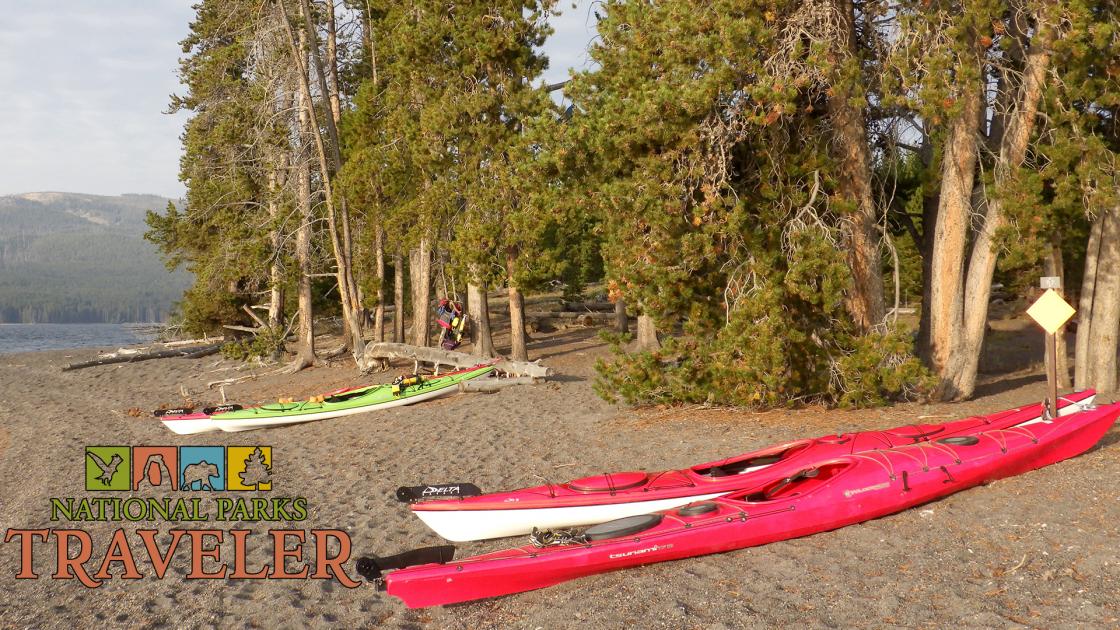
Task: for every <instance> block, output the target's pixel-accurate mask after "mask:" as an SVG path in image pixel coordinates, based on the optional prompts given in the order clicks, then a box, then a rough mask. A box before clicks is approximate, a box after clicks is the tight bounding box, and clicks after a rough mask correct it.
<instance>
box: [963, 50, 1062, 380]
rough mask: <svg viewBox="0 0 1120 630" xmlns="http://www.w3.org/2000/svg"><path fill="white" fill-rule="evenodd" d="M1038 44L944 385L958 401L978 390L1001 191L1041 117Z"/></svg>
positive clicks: (1003, 151)
mask: <svg viewBox="0 0 1120 630" xmlns="http://www.w3.org/2000/svg"><path fill="white" fill-rule="evenodd" d="M1035 39H1036V41H1035V42H1034V44H1035V45H1032V46H1031V49H1030V52H1028V53H1027V60H1026V66H1025V67H1024V68H1023V82H1022V84H1021V85H1020V86H1019V94H1018V98H1017V99H1016V103H1015V110H1014V111H1013V112H1012V113H1011V114H1010V117H1009V119H1008V122H1007V128H1006V130H1005V131H1004V135H1003V138H1002V139H1001V142H1000V152H999V156H998V157H997V159H996V164H995V168H994V184H995V189H996V191H997V194H995V195H992V196H991V198H990V199H989V200H988V208H987V212H985V215H984V225H983V227H982V228H981V229H980V230H979V232H978V233H977V234H976V236H975V239H974V240H973V244H972V256H971V257H970V258H969V262H968V275H967V277H966V279H965V288H964V290H965V294H964V304H963V329H962V334H961V336H960V338H959V341H958V343H957V347H956V350H955V352H954V355H955V357H954V359H955V360H954V361H953V363H952V365H951V367H950V372H949V374H947V375H946V376H947V377H948V378H947V379H945V380H944V381H943V382H945V381H948V383H949V387H948V388H946V389H945V390H944V391H945V393H946V394H947V395H948V396H949V397H951V398H953V399H957V400H961V399H965V398H970V397H971V396H972V393H973V392H974V391H975V390H976V373H977V370H978V369H979V365H980V351H981V349H982V347H983V344H984V332H985V330H986V327H987V325H988V301H989V300H990V298H991V295H992V276H993V274H994V273H995V269H996V259H997V258H998V256H999V251H998V249H997V248H996V244H995V237H996V233H997V232H998V231H999V229H1000V228H1002V227H1003V226H1004V224H1005V222H1006V217H1005V215H1004V211H1003V200H1002V198H1001V196H1000V195H999V194H998V192H999V191H1002V190H1005V189H1007V188H1009V185H1010V180H1011V179H1012V178H1013V177H1014V176H1015V172H1016V171H1017V170H1018V169H1019V167H1020V166H1021V165H1022V164H1023V160H1024V159H1026V156H1027V148H1028V146H1029V144H1030V139H1031V135H1032V134H1033V133H1034V128H1035V119H1036V117H1037V115H1038V104H1039V102H1040V101H1041V99H1042V91H1043V88H1044V87H1045V85H1044V84H1045V80H1046V72H1047V69H1048V68H1049V65H1050V51H1049V49H1048V46H1047V45H1048V40H1047V37H1046V36H1044V35H1037V36H1036V38H1035Z"/></svg>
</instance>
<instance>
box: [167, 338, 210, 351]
mask: <svg viewBox="0 0 1120 630" xmlns="http://www.w3.org/2000/svg"><path fill="white" fill-rule="evenodd" d="M219 341H222V338H221V337H202V338H199V339H183V340H182V341H165V342H164V343H163V345H164V346H165V347H167V348H179V347H181V346H198V345H210V344H212V343H217V342H219Z"/></svg>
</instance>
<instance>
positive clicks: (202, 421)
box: [160, 363, 494, 435]
mask: <svg viewBox="0 0 1120 630" xmlns="http://www.w3.org/2000/svg"><path fill="white" fill-rule="evenodd" d="M493 371H494V365H493V364H492V363H488V364H480V365H476V366H474V367H471V368H467V369H465V370H460V371H458V372H449V373H447V374H441V375H440V376H420V377H417V376H410V377H404V378H401V379H397V382H396V383H388V384H385V385H370V386H368V387H359V388H356V389H350V390H344V391H340V392H334V393H332V394H327V395H324V396H317V397H314V398H312V399H310V400H304V401H298V402H278V403H269V404H265V405H261V406H259V407H248V408H245V409H233V410H229V411H215V412H214V413H212V414H210V415H207V414H197V413H195V414H184V415H179V416H175V415H166V416H163V417H161V418H160V420H162V421H163V423H164V425H165V426H167V428H169V429H171V430H172V431H174V432H175V433H179V434H184V435H186V434H191V433H203V432H206V431H214V430H218V429H220V430H222V431H249V430H252V429H260V428H263V427H272V426H279V425H284V424H296V423H300V422H311V421H314V420H325V419H327V418H337V417H340V416H349V415H353V414H358V413H366V412H367V411H375V410H378V409H388V408H390V407H400V406H403V405H411V404H414V403H418V402H422V401H425V400H431V399H432V398H438V397H439V396H445V395H447V394H451V393H453V392H455V391H458V385H459V383H462V382H463V381H469V380H471V379H474V378H479V377H481V376H485V375H487V374H489V373H491V372H493Z"/></svg>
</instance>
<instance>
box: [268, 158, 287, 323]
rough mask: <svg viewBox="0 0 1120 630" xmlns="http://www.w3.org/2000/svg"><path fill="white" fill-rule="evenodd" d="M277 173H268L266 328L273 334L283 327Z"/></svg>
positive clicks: (275, 169) (282, 287) (282, 276)
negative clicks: (269, 252)
mask: <svg viewBox="0 0 1120 630" xmlns="http://www.w3.org/2000/svg"><path fill="white" fill-rule="evenodd" d="M277 171H278V169H277V168H273V169H272V170H270V171H269V173H268V219H269V223H271V228H270V229H269V233H268V240H269V246H270V248H271V250H272V251H271V254H272V264H271V265H269V273H268V275H269V278H268V285H269V286H268V289H269V298H268V299H269V301H268V327H269V328H270V329H272V331H273V332H281V331H282V329H283V325H284V265H283V262H284V261H283V256H282V255H281V253H282V252H281V251H280V249H281V247H282V246H283V240H282V235H281V233H280V220H279V215H280V204H279V203H277V188H278V187H279V174H278V172H277Z"/></svg>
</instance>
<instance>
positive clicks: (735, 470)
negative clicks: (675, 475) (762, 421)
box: [692, 440, 813, 477]
mask: <svg viewBox="0 0 1120 630" xmlns="http://www.w3.org/2000/svg"><path fill="white" fill-rule="evenodd" d="M812 444H813V441H812V440H801V441H799V442H791V443H789V444H783V445H781V446H778V447H775V448H768V449H766V450H762V451H755V452H753V453H747V454H746V455H740V456H738V457H729V458H727V459H722V460H719V461H715V462H708V463H706V464H700V465H699V466H693V467H692V472H694V473H696V474H697V475H700V476H701V477H730V476H732V475H741V474H743V473H749V472H753V471H755V470H761V469H763V468H766V467H767V466H773V465H774V464H777V463H778V462H781V461H786V460H788V459H790V458H792V457H794V456H795V455H797V454H798V453H800V452H802V451H804V450H805V449H807V448H809V447H810V446H811V445H812Z"/></svg>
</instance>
